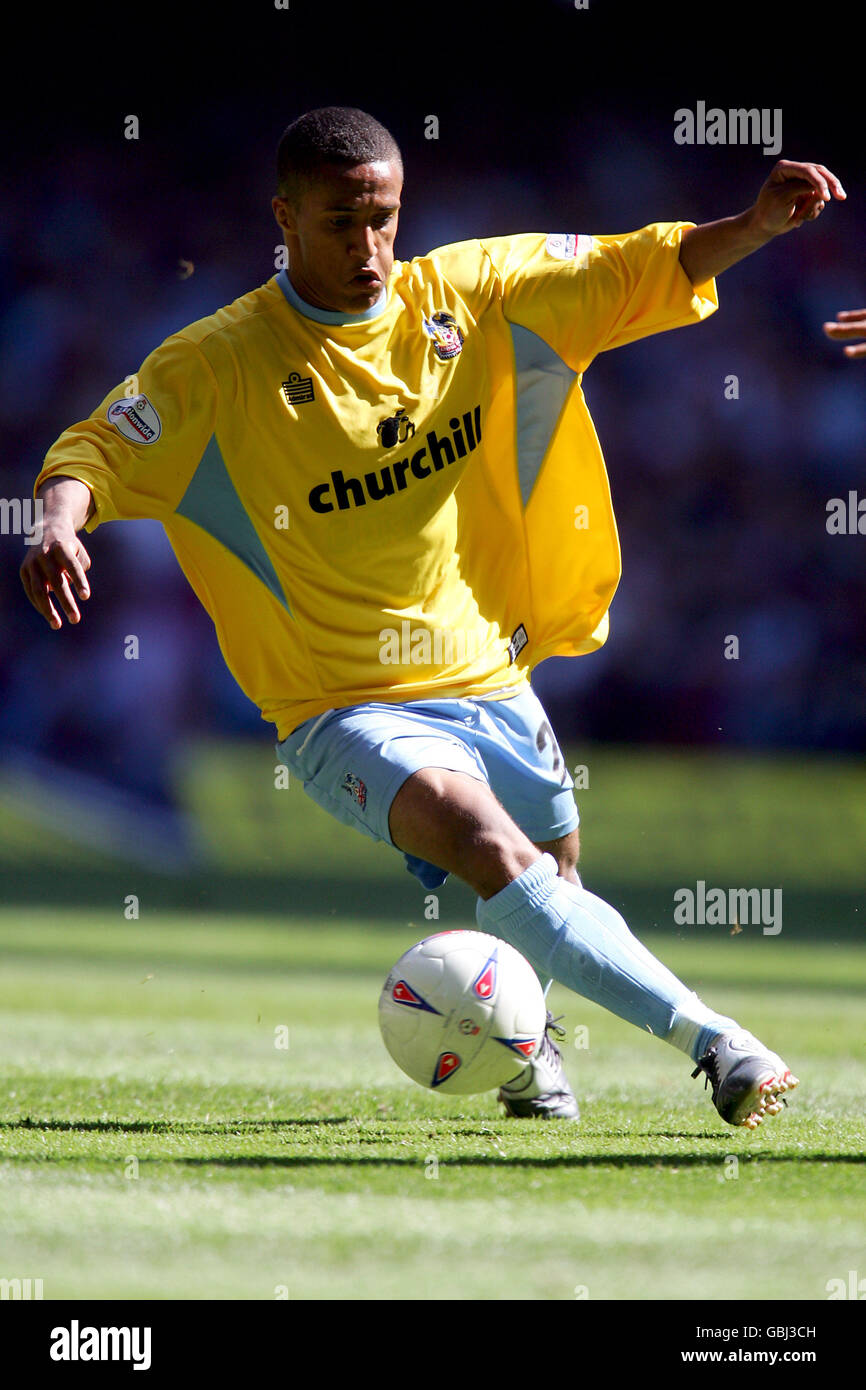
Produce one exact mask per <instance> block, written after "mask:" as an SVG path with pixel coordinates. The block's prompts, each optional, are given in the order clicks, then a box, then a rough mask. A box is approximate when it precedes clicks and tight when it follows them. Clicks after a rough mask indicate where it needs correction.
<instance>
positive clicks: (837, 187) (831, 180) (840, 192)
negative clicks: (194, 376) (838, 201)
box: [814, 164, 848, 198]
mask: <svg viewBox="0 0 866 1390" xmlns="http://www.w3.org/2000/svg"><path fill="white" fill-rule="evenodd" d="M814 168H816V169H817V170H818V173H819V174H821V176H822V177H823V179H824V181H825V183H826V184H827V187H828V188H829V189H830V192H831V193H832V194H833V197H834V198H847V197H848V194H847V193H846V192H845V190H844V188H843V187H842V183H841V181H840V180H839V179H837V177H836V175H835V174H834V173H833V171H832V169H828V168H826V167H825V165H823V164H816V165H815V166H814Z"/></svg>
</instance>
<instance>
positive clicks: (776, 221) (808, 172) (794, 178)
mask: <svg viewBox="0 0 866 1390" xmlns="http://www.w3.org/2000/svg"><path fill="white" fill-rule="evenodd" d="M847 196H848V195H847V193H846V192H845V190H844V188H843V187H842V185H841V183H840V182H839V180H838V179H837V177H836V175H835V174H832V173H831V172H830V170H829V169H827V168H825V167H824V165H823V164H797V163H794V161H792V160H790V159H780V160H779V161H778V162H777V163H776V164H775V165H774V166H773V170H772V172H771V174H770V177H769V178H768V179H767V182H766V183H765V184H764V186H763V188H762V189H761V191H760V193H759V194H758V197H757V199H756V201H755V205H754V207H753V208H752V220H753V223H754V226H755V228H756V230H758V231H759V232H761V234H762V235H764V236H767V237H774V236H779V235H781V233H782V232H792V231H793V230H794V228H795V227H801V226H802V225H803V223H804V222H814V221H815V218H816V217H820V215H821V213H822V212H823V211H824V207H825V205H826V204H827V203H829V201H830V199H831V198H837V199H843V198H847Z"/></svg>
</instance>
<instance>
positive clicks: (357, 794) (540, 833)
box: [277, 686, 579, 889]
mask: <svg viewBox="0 0 866 1390" xmlns="http://www.w3.org/2000/svg"><path fill="white" fill-rule="evenodd" d="M277 756H278V757H279V759H280V761H281V762H283V763H285V764H286V766H287V767H288V769H289V773H290V774H291V775H294V776H295V777H297V778H299V780H301V781H302V782H303V784H304V791H305V792H306V793H307V794H308V795H309V796H311V797H312V799H313V800H314V801H315V802H317V803H318V805H319V806H321V807H322V808H323V809H324V810H326V811H328V812H329V813H330V814H331V815H332V816H335V817H336V819H337V820H339V821H342V822H343V824H344V825H353V826H354V827H355V829H356V830H360V831H361V832H362V834H364V835H369V836H370V837H371V838H372V839H374V840H384V841H385V843H386V844H388V845H394V841H393V840H392V839H391V835H390V831H389V828H388V816H389V813H390V810H391V803H392V802H393V800H394V797H395V796H396V795H397V792H398V791H399V790H400V787H401V786H402V785H403V783H404V782H405V781H406V778H407V777H410V776H411V775H412V773H413V772H418V771H419V770H420V769H421V768H422V767H444V768H450V769H452V770H453V771H454V772H465V773H468V775H469V776H470V777H475V778H476V779H477V780H478V781H480V782H486V783H487V785H488V786H489V787H490V788H491V790H492V791H493V794H494V796H496V797H497V799H498V800H499V801H500V802H501V803H502V805H503V806H504V807H505V809H506V811H507V812H508V814H509V815H510V816H511V819H512V820H513V821H514V822H515V823H516V824H517V825H518V826H519V827H520V829H521V830H522V831H523V832H524V834H525V835H526V836H528V838H529V839H530V840H532V841H533V842H534V843H538V842H541V841H546V840H556V839H558V838H559V837H560V836H561V835H567V834H568V833H569V832H570V831H572V830H574V829H575V827H576V826H577V825H578V824H579V816H578V813H577V807H576V806H575V803H574V797H573V795H572V788H573V787H574V782H573V781H572V779H571V776H570V775H569V772H568V768H567V767H566V765H565V759H564V758H563V756H562V753H561V751H560V748H559V745H558V743H557V742H556V739H555V737H554V734H553V730H552V729H551V727H550V724H549V722H548V719H547V715H546V714H545V712H544V707H543V706H542V704H541V701H540V700H539V699H538V697H537V695H535V693H534V691H533V690H532V689H531V688H530V687H529V686H527V687H526V688H525V689H523V690H521V691H520V693H519V694H517V695H512V696H508V697H507V698H505V699H491V698H489V697H487V698H475V699H462V700H411V701H409V702H406V703H400V704H384V703H379V702H377V703H369V704H363V705H348V706H346V707H345V708H343V709H336V710H328V711H327V712H326V713H325V714H320V715H315V716H314V717H313V718H312V719H307V720H306V721H305V722H304V723H303V724H300V725H299V726H298V728H297V729H294V730H293V731H292V733H291V734H290V735H289V737H288V738H287V739H286V740H285V741H284V742H283V743H278V744H277ZM394 848H397V847H396V846H394ZM404 858H405V860H406V865H407V868H408V869H409V870H410V871H411V872H412V873H414V874H416V875H417V876H418V878H419V879H420V880H421V882H422V883H423V885H424V887H425V888H430V889H432V888H438V887H439V886H440V884H442V883H444V882H445V879H446V878H447V877H448V874H447V872H446V871H445V870H444V869H441V868H439V867H438V866H437V865H435V864H430V863H428V862H427V860H425V859H418V858H416V857H415V855H411V854H405V855H404Z"/></svg>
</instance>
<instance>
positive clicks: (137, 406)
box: [108, 396, 162, 444]
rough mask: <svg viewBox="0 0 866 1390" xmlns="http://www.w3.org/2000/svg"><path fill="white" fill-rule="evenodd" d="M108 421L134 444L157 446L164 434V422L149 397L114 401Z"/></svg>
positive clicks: (109, 409)
mask: <svg viewBox="0 0 866 1390" xmlns="http://www.w3.org/2000/svg"><path fill="white" fill-rule="evenodd" d="M108 419H109V421H110V422H111V424H112V425H113V426H114V428H115V429H116V430H119V431H120V433H121V434H122V435H123V437H124V439H128V440H129V441H130V442H131V443H132V444H155V443H156V441H157V440H158V439H159V436H160V435H161V434H162V421H161V420H160V418H159V416H158V415H157V413H156V411H155V410H154V408H153V406H152V405H151V403H150V401H149V400H148V399H147V396H134V397H133V398H132V399H131V400H130V399H128V398H127V397H125V396H124V398H123V399H122V400H119V401H112V403H111V405H110V406H109V407H108Z"/></svg>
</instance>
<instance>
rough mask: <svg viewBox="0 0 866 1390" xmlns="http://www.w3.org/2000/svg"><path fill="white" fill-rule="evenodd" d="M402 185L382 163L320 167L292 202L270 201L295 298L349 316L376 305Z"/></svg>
mask: <svg viewBox="0 0 866 1390" xmlns="http://www.w3.org/2000/svg"><path fill="white" fill-rule="evenodd" d="M401 188H402V180H401V177H400V171H399V168H398V167H397V166H396V165H395V164H391V163H388V162H385V161H382V162H380V163H375V164H359V165H357V166H356V167H355V168H354V169H348V170H346V169H339V168H334V167H329V168H325V169H323V170H322V173H321V175H320V176H319V178H318V179H317V181H316V183H315V184H313V185H312V186H311V187H309V188H307V190H306V192H305V194H304V196H303V198H302V200H301V204H300V206H299V207H293V206H292V204H291V203H289V202H288V201H287V200H286V199H285V198H274V199H273V203H272V206H273V209H274V216H275V217H276V219H277V221H278V222H279V224H280V226H281V227H282V229H283V232H284V234H285V239H286V246H287V247H288V250H289V277H290V279H291V282H292V284H293V285H294V287H295V289H296V290H297V292H298V294H299V295H300V296H301V298H302V299H305V300H306V301H307V303H309V304H313V305H315V306H316V308H319V309H332V310H335V311H337V312H338V313H349V314H360V313H363V312H364V310H365V309H369V308H370V307H371V305H373V304H375V303H376V300H377V299H378V298H379V296H380V295H381V293H382V289H383V287H384V285H385V284H386V283H387V280H388V276H389V275H390V273H391V267H392V265H393V263H394V237H395V235H396V233H397V217H398V214H399V208H400V191H401Z"/></svg>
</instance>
